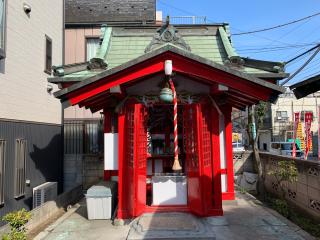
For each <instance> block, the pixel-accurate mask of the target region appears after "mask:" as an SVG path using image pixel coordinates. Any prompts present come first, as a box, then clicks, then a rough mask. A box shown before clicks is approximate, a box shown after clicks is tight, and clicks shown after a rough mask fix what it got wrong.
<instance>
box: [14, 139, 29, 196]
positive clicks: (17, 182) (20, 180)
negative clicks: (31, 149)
mask: <svg viewBox="0 0 320 240" xmlns="http://www.w3.org/2000/svg"><path fill="white" fill-rule="evenodd" d="M22 143H23V144H24V149H21V148H20V147H21V146H22ZM27 144H28V142H27V140H26V139H24V138H18V139H16V141H15V161H14V164H15V165H14V198H16V199H18V198H21V197H24V195H25V194H26V179H27V176H26V175H27V167H26V166H27V148H28V147H27ZM22 150H24V151H23V152H22ZM21 153H22V154H21ZM21 156H22V157H21ZM21 166H22V168H21ZM21 169H22V174H21V172H20V170H21Z"/></svg>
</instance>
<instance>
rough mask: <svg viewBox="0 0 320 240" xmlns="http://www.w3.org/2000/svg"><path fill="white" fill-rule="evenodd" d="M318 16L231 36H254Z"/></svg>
mask: <svg viewBox="0 0 320 240" xmlns="http://www.w3.org/2000/svg"><path fill="white" fill-rule="evenodd" d="M318 15H320V12H318V13H315V14H312V15H310V16H307V17H304V18H300V19H297V20H294V21H291V22H287V23H284V24H279V25H276V26H273V27H268V28H262V29H257V30H253V31H248V32H241V33H234V34H231V35H232V36H239V35H245V34H252V33H258V32H265V31H270V30H273V29H277V28H281V27H285V26H288V25H291V24H294V23H297V22H301V21H304V20H306V19H309V18H312V17H315V16H318Z"/></svg>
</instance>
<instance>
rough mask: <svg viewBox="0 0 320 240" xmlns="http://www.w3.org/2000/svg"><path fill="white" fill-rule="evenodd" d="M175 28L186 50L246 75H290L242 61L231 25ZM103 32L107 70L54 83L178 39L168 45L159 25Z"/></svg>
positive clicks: (261, 63)
mask: <svg viewBox="0 0 320 240" xmlns="http://www.w3.org/2000/svg"><path fill="white" fill-rule="evenodd" d="M163 28H164V27H162V29H163ZM173 29H174V31H175V32H177V34H178V37H181V38H183V43H185V44H186V45H188V46H187V47H188V50H186V49H184V50H186V51H190V52H191V53H192V54H194V55H197V56H199V57H202V58H205V59H207V60H210V61H212V62H215V63H217V64H221V65H224V66H227V67H230V68H232V69H234V70H237V71H240V72H243V73H247V74H252V75H256V76H259V75H260V76H264V77H263V78H274V79H281V78H284V77H285V76H286V74H285V73H284V72H283V70H284V69H283V65H282V63H278V62H267V61H259V60H254V59H247V58H241V57H240V56H239V55H238V54H237V53H236V51H235V49H234V48H233V46H232V44H231V42H230V39H229V37H228V34H227V32H228V25H225V24H221V25H185V26H175V28H173ZM102 30H103V31H102V34H103V36H102V37H103V41H102V45H101V47H100V49H99V50H98V51H97V56H96V58H98V59H100V61H103V62H104V63H105V65H107V69H100V71H99V69H95V71H90V70H84V71H75V72H74V73H70V74H66V75H65V76H63V77H62V76H61V75H60V77H58V78H53V79H51V81H52V82H55V81H56V82H59V81H60V82H61V81H81V80H83V79H86V78H88V77H90V76H92V75H94V74H98V73H99V72H101V71H105V70H109V69H112V68H114V67H117V66H119V65H122V64H125V63H126V62H128V61H130V60H133V59H137V58H139V57H142V56H143V55H144V54H145V53H146V51H147V50H146V49H147V47H148V45H150V44H152V41H153V40H154V39H156V41H158V43H156V46H158V47H161V46H163V45H166V44H174V40H172V41H173V42H172V43H170V41H168V42H166V40H161V39H160V38H161V37H159V35H157V34H159V31H161V29H160V30H159V26H148V27H147V26H139V27H120V26H118V27H106V28H103V29H102ZM157 32H158V33H157ZM178 37H177V38H178ZM159 39H160V40H159ZM159 41H160V42H159ZM157 44H158V45H157ZM176 47H181V45H178V44H177V45H176ZM62 68H63V66H62ZM97 70H98V71H97Z"/></svg>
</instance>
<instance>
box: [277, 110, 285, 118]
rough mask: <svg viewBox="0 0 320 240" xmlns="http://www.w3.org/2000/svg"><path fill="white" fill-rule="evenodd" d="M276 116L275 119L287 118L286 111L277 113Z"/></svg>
mask: <svg viewBox="0 0 320 240" xmlns="http://www.w3.org/2000/svg"><path fill="white" fill-rule="evenodd" d="M276 115H277V117H282V118H287V117H288V112H287V111H277V112H276Z"/></svg>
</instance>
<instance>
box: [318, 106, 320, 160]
mask: <svg viewBox="0 0 320 240" xmlns="http://www.w3.org/2000/svg"><path fill="white" fill-rule="evenodd" d="M318 159H319V161H320V106H318Z"/></svg>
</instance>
